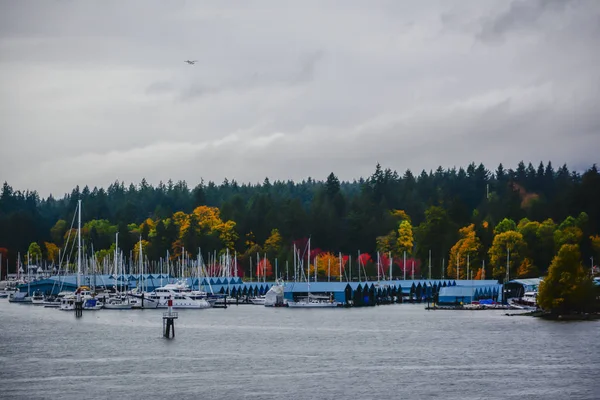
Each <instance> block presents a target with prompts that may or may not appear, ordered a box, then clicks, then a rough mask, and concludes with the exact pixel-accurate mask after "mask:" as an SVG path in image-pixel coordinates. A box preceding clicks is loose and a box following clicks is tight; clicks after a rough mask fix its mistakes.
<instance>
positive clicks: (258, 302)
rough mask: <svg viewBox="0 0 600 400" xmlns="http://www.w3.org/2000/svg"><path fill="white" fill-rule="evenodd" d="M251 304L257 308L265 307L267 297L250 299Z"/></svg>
mask: <svg viewBox="0 0 600 400" xmlns="http://www.w3.org/2000/svg"><path fill="white" fill-rule="evenodd" d="M250 302H251V303H252V304H254V305H257V306H264V305H265V296H256V297H253V298H251V299H250Z"/></svg>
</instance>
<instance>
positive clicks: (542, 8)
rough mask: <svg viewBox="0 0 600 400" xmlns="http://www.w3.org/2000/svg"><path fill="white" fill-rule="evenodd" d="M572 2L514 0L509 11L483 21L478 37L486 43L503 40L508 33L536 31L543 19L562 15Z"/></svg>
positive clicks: (570, 0)
mask: <svg viewBox="0 0 600 400" xmlns="http://www.w3.org/2000/svg"><path fill="white" fill-rule="evenodd" d="M570 3H573V1H572V0H513V1H512V2H511V3H510V6H509V7H508V9H507V10H506V11H504V12H502V13H500V14H498V15H495V16H493V17H491V18H486V19H484V20H483V21H482V24H481V25H482V26H481V31H480V33H479V35H478V37H479V38H480V39H481V40H484V41H490V42H493V41H497V40H503V39H504V37H505V35H506V33H508V32H512V31H520V30H525V29H535V28H536V25H537V24H538V22H539V20H540V19H541V18H544V17H545V16H547V15H548V14H555V13H562V12H564V10H565V8H567V7H569V6H570Z"/></svg>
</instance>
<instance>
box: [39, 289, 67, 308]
mask: <svg viewBox="0 0 600 400" xmlns="http://www.w3.org/2000/svg"><path fill="white" fill-rule="evenodd" d="M72 295H73V292H60V293H59V294H57V295H56V296H54V295H50V296H46V297H45V298H44V303H43V304H44V307H46V308H59V307H60V303H61V300H62V299H63V297H65V296H72Z"/></svg>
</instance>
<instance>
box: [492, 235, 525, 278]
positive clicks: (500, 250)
mask: <svg viewBox="0 0 600 400" xmlns="http://www.w3.org/2000/svg"><path fill="white" fill-rule="evenodd" d="M526 248H527V245H526V244H525V240H524V239H523V235H522V234H521V233H520V232H517V231H506V232H502V233H499V234H497V235H496V236H494V241H493V242H492V247H490V249H489V250H488V256H489V257H490V262H491V264H492V274H493V276H494V278H496V279H504V278H505V277H506V261H507V255H508V252H510V257H508V259H509V279H510V278H511V277H514V276H515V275H516V274H517V268H518V267H519V266H520V265H521V262H522V259H523V254H524V252H525V250H526Z"/></svg>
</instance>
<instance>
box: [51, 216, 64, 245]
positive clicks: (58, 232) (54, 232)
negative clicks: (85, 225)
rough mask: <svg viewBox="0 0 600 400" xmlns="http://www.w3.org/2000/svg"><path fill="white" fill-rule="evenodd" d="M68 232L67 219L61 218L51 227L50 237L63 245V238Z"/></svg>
mask: <svg viewBox="0 0 600 400" xmlns="http://www.w3.org/2000/svg"><path fill="white" fill-rule="evenodd" d="M66 232H67V221H65V220H64V219H59V220H58V221H56V223H55V224H54V226H53V227H52V228H51V229H50V237H51V238H52V241H53V242H54V243H55V244H56V245H57V246H62V244H63V238H64V236H65V233H66Z"/></svg>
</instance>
